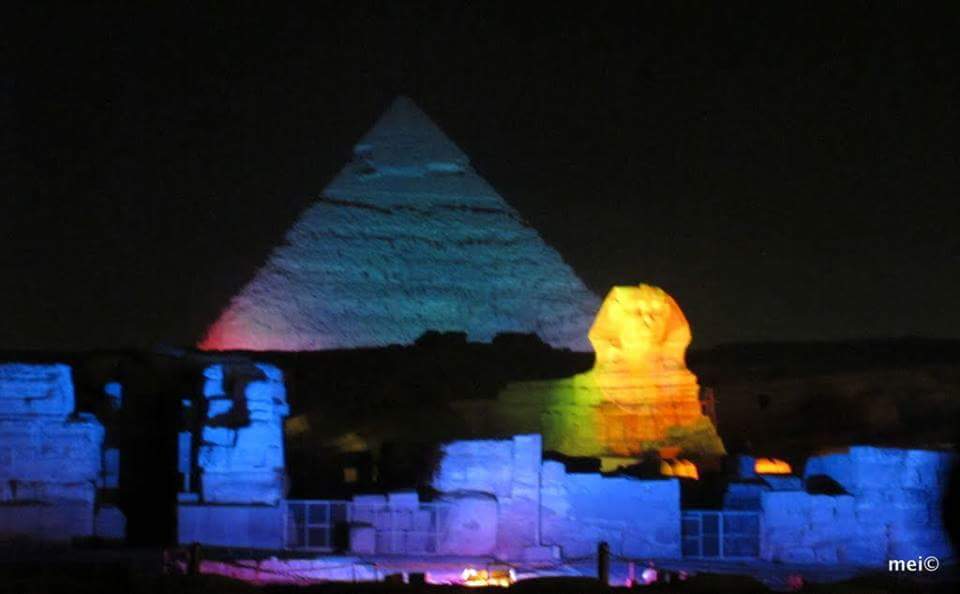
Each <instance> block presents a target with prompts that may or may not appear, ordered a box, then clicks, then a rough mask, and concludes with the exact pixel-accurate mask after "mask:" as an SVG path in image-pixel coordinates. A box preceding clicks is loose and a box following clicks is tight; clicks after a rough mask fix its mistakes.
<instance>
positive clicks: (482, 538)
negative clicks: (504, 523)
mask: <svg viewBox="0 0 960 594" xmlns="http://www.w3.org/2000/svg"><path fill="white" fill-rule="evenodd" d="M438 502H439V503H442V504H445V505H446V506H447V509H446V511H445V513H446V520H447V521H446V524H445V526H443V531H442V532H441V534H440V539H439V542H438V543H437V549H438V552H439V553H441V554H445V555H478V556H480V555H491V554H493V552H494V551H495V549H496V547H497V539H498V524H499V521H500V517H499V505H498V502H497V499H496V498H495V497H494V496H492V495H490V494H489V493H478V492H457V493H445V494H443V495H442V496H441V497H440V498H439V500H438Z"/></svg>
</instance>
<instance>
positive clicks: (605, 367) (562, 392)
mask: <svg viewBox="0 0 960 594" xmlns="http://www.w3.org/2000/svg"><path fill="white" fill-rule="evenodd" d="M589 336H590V342H591V343H592V345H593V347H594V350H595V351H596V353H597V361H596V365H595V366H594V368H593V369H592V370H590V371H588V372H586V373H582V374H579V375H576V376H574V377H572V378H566V379H561V380H550V381H534V382H520V383H515V384H511V385H509V386H507V388H506V389H505V390H504V391H503V392H502V393H501V394H500V396H499V398H498V403H497V407H496V416H497V425H498V426H501V427H503V428H504V430H505V431H508V432H511V433H521V432H529V431H535V432H540V433H542V434H543V436H544V441H545V447H546V449H547V450H551V451H558V452H562V453H564V454H567V455H571V456H637V455H640V454H642V453H643V452H645V451H648V450H656V449H659V448H663V447H667V446H675V447H679V448H680V452H681V453H682V454H684V455H720V454H723V453H724V449H723V444H722V442H721V441H720V438H719V436H718V435H717V432H716V430H715V428H714V427H713V425H712V423H711V422H710V420H709V419H708V418H706V417H705V416H704V415H703V413H702V411H701V407H700V400H699V390H700V388H699V386H698V385H697V379H696V376H694V375H693V373H691V372H690V371H689V370H688V369H687V368H686V364H685V363H684V353H685V351H686V348H687V346H688V345H689V344H690V339H691V335H690V326H689V325H688V323H687V321H686V318H685V317H684V316H683V312H681V311H680V308H679V306H678V305H677V304H676V302H675V301H674V300H673V299H672V298H671V297H670V296H669V295H667V294H666V293H665V292H663V291H662V290H661V289H658V288H656V287H651V286H648V285H640V286H638V287H614V288H613V289H612V290H611V291H610V293H609V294H608V295H607V298H606V299H605V300H604V302H603V305H602V307H601V308H600V311H599V313H598V314H597V318H596V321H595V322H594V324H593V326H592V328H591V329H590V335H589Z"/></svg>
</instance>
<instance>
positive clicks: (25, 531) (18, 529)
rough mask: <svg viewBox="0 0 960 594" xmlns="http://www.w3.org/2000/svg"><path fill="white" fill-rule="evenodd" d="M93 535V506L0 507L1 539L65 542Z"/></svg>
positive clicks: (76, 503)
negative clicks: (18, 538) (15, 538)
mask: <svg viewBox="0 0 960 594" xmlns="http://www.w3.org/2000/svg"><path fill="white" fill-rule="evenodd" d="M87 536H93V504H91V503H88V502H83V501H61V502H57V503H55V504H51V503H26V504H12V505H11V504H5V505H0V539H6V538H14V537H22V538H28V539H31V540H36V541H41V542H68V541H70V540H71V539H72V538H77V537H87Z"/></svg>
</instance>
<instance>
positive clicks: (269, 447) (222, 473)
mask: <svg viewBox="0 0 960 594" xmlns="http://www.w3.org/2000/svg"><path fill="white" fill-rule="evenodd" d="M203 376H204V383H203V393H202V401H200V402H197V403H195V405H192V406H196V408H197V409H199V410H198V412H199V414H200V416H201V417H202V418H201V422H200V423H198V425H199V427H194V428H193V430H188V431H185V432H183V433H181V437H180V460H181V462H180V466H181V472H183V473H184V474H185V475H187V476H190V477H196V480H197V482H198V483H199V484H196V483H193V482H190V481H188V484H187V485H185V486H186V488H188V489H189V491H188V492H185V493H181V495H180V502H181V503H180V506H179V538H180V539H181V540H182V541H183V542H194V541H197V542H207V543H212V544H220V545H224V546H230V545H232V546H254V547H270V546H274V547H281V546H282V544H283V541H282V528H283V527H282V521H281V518H282V514H283V508H282V506H281V503H282V502H283V498H284V497H285V495H286V463H285V460H284V447H283V437H284V436H283V419H284V417H286V416H287V415H288V414H289V412H290V409H289V406H288V405H287V400H286V388H285V386H284V383H283V373H282V372H281V371H280V370H279V369H277V368H276V367H274V366H273V365H267V364H262V363H256V364H253V363H248V364H246V363H242V364H237V363H234V364H217V365H211V366H209V367H207V368H206V369H205V370H204V372H203Z"/></svg>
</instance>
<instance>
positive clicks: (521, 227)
mask: <svg viewBox="0 0 960 594" xmlns="http://www.w3.org/2000/svg"><path fill="white" fill-rule="evenodd" d="M599 304H600V300H599V299H598V298H597V296H596V295H594V294H593V293H591V292H590V291H589V290H588V289H587V288H586V286H584V284H583V282H582V281H581V280H580V279H579V278H578V277H577V275H576V274H575V273H574V271H573V270H572V269H571V268H570V267H569V266H568V265H567V264H566V263H565V262H564V261H563V259H562V258H561V257H560V255H559V254H558V253H557V252H556V251H555V250H553V249H552V248H551V247H550V246H548V245H547V244H546V243H545V242H544V241H543V239H541V237H540V236H539V235H538V234H537V232H536V231H535V230H534V229H532V228H531V227H530V226H529V225H528V224H527V223H526V222H525V221H524V220H523V219H522V217H521V216H520V215H519V214H518V213H517V211H515V210H514V209H513V208H512V207H511V206H510V205H509V204H507V203H506V201H504V199H503V198H501V197H500V196H499V195H498V194H497V192H496V191H495V190H494V189H493V188H492V187H491V186H490V184H488V183H487V182H486V181H485V180H484V179H483V178H481V177H480V176H479V175H477V173H476V172H475V171H474V170H473V168H472V167H471V165H470V160H469V158H468V157H467V155H466V154H464V152H463V151H461V150H460V148H459V147H457V146H456V145H455V144H454V143H453V142H452V141H451V140H450V139H449V138H447V136H446V135H445V134H444V133H443V131H441V130H440V128H439V127H437V125H436V124H434V123H433V122H432V121H431V120H430V118H429V117H427V115H426V114H424V113H423V112H422V111H421V110H420V109H419V108H418V107H417V106H416V105H415V104H414V103H413V102H412V101H411V100H410V99H408V98H405V97H400V98H398V99H396V100H395V101H394V103H393V104H392V105H391V106H390V108H389V109H388V110H387V112H386V113H385V114H384V115H383V116H382V117H381V118H380V120H379V121H378V122H377V123H376V125H374V127H373V129H371V130H370V131H369V132H368V133H367V135H366V136H364V137H363V139H361V140H360V142H359V143H358V144H357V145H356V146H355V147H354V158H353V161H351V162H350V163H349V164H348V165H347V166H346V167H344V169H343V170H342V171H341V172H340V173H339V174H338V175H337V177H336V178H335V179H334V180H333V181H332V182H331V183H330V185H329V186H327V187H326V189H324V190H323V193H322V194H321V196H320V197H319V198H318V199H317V200H316V202H314V203H313V204H311V205H310V206H309V207H308V208H307V210H306V211H305V212H304V213H303V214H302V215H301V216H300V218H299V220H298V221H297V222H296V223H295V224H294V226H293V227H292V228H291V229H290V231H289V232H288V233H287V235H286V238H285V242H284V244H283V245H281V246H279V247H277V248H275V249H274V250H273V253H272V254H271V255H270V257H269V258H268V260H267V262H266V264H265V265H264V266H263V267H262V268H261V269H260V270H259V271H258V272H257V273H256V275H255V276H254V278H253V280H251V281H250V282H249V283H248V284H247V285H246V287H244V288H243V290H242V291H241V292H240V293H239V294H238V295H236V296H235V297H234V298H233V299H232V300H231V302H230V304H229V305H228V307H227V308H226V309H225V310H224V311H223V313H222V314H221V315H220V318H219V319H218V320H217V321H216V322H215V323H214V324H213V325H212V326H211V327H210V328H209V329H208V331H207V334H206V336H205V338H204V339H203V340H202V341H201V343H200V345H199V346H200V348H202V349H205V350H253V351H263V350H275V351H313V350H327V349H344V348H359V347H378V346H386V345H391V344H409V343H412V342H413V341H415V340H416V339H417V338H418V337H420V336H421V335H422V334H423V333H424V332H426V331H428V330H435V331H442V332H447V331H462V332H466V333H467V336H468V338H469V339H470V340H473V341H481V342H486V341H490V340H491V339H493V337H494V336H495V335H497V334H498V333H501V332H525V333H536V334H537V335H539V336H540V337H541V338H542V339H543V340H544V341H546V342H547V343H549V344H551V345H553V346H555V347H567V348H571V349H574V350H579V351H586V350H589V348H590V345H589V342H588V341H587V331H588V329H589V327H590V324H591V323H592V321H593V317H594V315H595V314H596V311H597V309H598V307H599Z"/></svg>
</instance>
